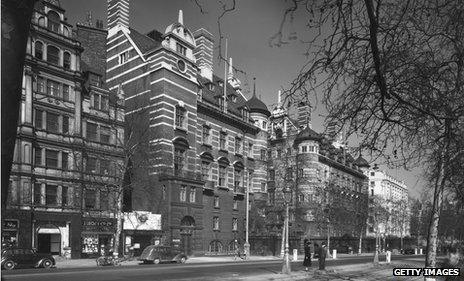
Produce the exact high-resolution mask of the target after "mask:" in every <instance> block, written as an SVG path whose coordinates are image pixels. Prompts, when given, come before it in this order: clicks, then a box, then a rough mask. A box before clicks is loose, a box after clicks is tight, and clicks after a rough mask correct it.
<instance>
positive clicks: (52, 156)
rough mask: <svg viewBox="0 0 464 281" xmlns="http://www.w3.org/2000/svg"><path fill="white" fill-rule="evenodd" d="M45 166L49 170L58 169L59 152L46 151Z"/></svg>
mask: <svg viewBox="0 0 464 281" xmlns="http://www.w3.org/2000/svg"><path fill="white" fill-rule="evenodd" d="M45 166H47V168H58V151H55V150H48V149H47V150H45Z"/></svg>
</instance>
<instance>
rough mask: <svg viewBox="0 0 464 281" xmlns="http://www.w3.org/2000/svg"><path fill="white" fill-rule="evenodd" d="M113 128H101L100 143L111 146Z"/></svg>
mask: <svg viewBox="0 0 464 281" xmlns="http://www.w3.org/2000/svg"><path fill="white" fill-rule="evenodd" d="M110 139H111V128H110V127H107V126H100V142H102V143H104V144H110Z"/></svg>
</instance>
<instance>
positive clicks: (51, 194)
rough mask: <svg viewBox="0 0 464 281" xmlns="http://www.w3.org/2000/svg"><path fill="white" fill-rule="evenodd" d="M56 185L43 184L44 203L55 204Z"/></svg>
mask: <svg viewBox="0 0 464 281" xmlns="http://www.w3.org/2000/svg"><path fill="white" fill-rule="evenodd" d="M57 189H58V186H56V185H49V184H47V185H46V186H45V204H46V205H56V203H57V200H56V195H57Z"/></svg>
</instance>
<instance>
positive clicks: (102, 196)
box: [100, 190, 109, 211]
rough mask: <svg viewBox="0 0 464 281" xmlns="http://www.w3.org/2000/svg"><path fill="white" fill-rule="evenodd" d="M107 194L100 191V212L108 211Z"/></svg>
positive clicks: (104, 191)
mask: <svg viewBox="0 0 464 281" xmlns="http://www.w3.org/2000/svg"><path fill="white" fill-rule="evenodd" d="M108 199H109V192H108V191H106V190H100V210H104V211H106V210H108V209H109V204H108V202H109V200H108Z"/></svg>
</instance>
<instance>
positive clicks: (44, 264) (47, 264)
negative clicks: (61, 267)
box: [42, 259, 53, 268]
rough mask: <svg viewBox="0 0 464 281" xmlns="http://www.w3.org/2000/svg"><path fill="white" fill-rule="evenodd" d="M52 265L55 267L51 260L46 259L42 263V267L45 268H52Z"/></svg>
mask: <svg viewBox="0 0 464 281" xmlns="http://www.w3.org/2000/svg"><path fill="white" fill-rule="evenodd" d="M52 265H53V262H52V261H51V260H49V259H44V260H43V261H42V267H43V268H50V267H52Z"/></svg>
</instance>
